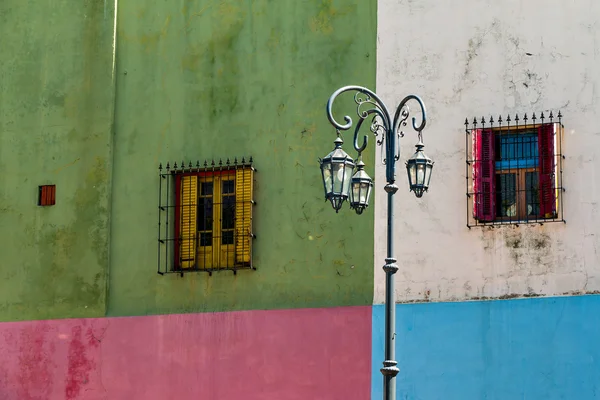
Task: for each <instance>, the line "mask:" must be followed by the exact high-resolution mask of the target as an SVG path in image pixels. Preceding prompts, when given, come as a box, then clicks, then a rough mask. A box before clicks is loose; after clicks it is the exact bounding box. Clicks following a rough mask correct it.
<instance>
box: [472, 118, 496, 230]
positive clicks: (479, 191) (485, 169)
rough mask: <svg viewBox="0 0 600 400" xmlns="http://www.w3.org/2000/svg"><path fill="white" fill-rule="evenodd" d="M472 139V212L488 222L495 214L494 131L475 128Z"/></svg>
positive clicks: (480, 219)
mask: <svg viewBox="0 0 600 400" xmlns="http://www.w3.org/2000/svg"><path fill="white" fill-rule="evenodd" d="M473 141H474V142H473V155H474V162H473V192H474V195H473V213H474V217H475V219H477V220H479V221H486V222H489V221H493V220H494V218H495V215H496V198H495V194H496V190H495V183H496V171H495V165H494V159H495V155H494V154H495V152H494V150H495V149H494V133H493V132H492V131H491V130H483V129H476V130H475V134H474V136H473Z"/></svg>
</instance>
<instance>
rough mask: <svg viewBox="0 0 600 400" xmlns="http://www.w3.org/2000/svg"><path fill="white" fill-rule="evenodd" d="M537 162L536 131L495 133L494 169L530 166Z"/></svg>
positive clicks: (535, 165)
mask: <svg viewBox="0 0 600 400" xmlns="http://www.w3.org/2000/svg"><path fill="white" fill-rule="evenodd" d="M538 162H539V161H538V135H537V132H535V131H533V132H524V133H519V134H500V135H496V169H500V170H502V169H510V168H532V167H537V165H538Z"/></svg>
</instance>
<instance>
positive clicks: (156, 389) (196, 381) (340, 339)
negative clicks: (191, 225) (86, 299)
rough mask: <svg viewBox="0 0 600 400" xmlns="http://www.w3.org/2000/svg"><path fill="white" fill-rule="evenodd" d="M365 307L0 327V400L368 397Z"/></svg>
mask: <svg viewBox="0 0 600 400" xmlns="http://www.w3.org/2000/svg"><path fill="white" fill-rule="evenodd" d="M371 315H372V313H371V307H343V308H320V309H296V310H276V311H243V312H229V313H203V314H173V315H161V316H147V317H122V318H100V319H68V320H51V321H29V322H11V323H3V324H0V352H1V354H2V363H1V364H0V398H1V399H3V400H33V399H57V400H58V399H61V400H63V399H66V400H74V399H78V400H79V399H110V400H119V399H123V400H135V399H143V400H154V399H156V400H159V399H160V400H164V399H178V400H186V399H211V400H212V399H226V400H228V399H238V398H239V399H241V398H243V399H245V400H253V399H278V400H292V399H298V400H300V399H302V400H305V399H322V400H325V399H367V398H368V397H369V395H370V386H371V385H370V368H371Z"/></svg>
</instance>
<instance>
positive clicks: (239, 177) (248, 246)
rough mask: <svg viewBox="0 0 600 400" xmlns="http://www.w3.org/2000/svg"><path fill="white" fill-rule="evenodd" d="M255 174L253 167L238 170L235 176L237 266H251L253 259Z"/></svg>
mask: <svg viewBox="0 0 600 400" xmlns="http://www.w3.org/2000/svg"><path fill="white" fill-rule="evenodd" d="M253 172H254V171H253V169H252V168H251V167H247V168H243V169H238V170H236V174H235V196H236V200H235V203H236V204H235V231H236V235H235V236H236V240H235V260H236V264H250V260H251V257H252V200H253V199H252V192H253V189H254V185H253V182H254V176H253V175H254V174H253Z"/></svg>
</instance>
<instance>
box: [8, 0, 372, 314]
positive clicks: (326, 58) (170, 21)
mask: <svg viewBox="0 0 600 400" xmlns="http://www.w3.org/2000/svg"><path fill="white" fill-rule="evenodd" d="M25 4H26V5H27V6H25ZM113 16H114V10H113V9H112V5H111V4H108V3H107V2H97V1H91V0H87V1H79V2H75V1H67V0H63V1H56V2H53V3H52V4H51V5H43V4H37V3H35V4H34V3H33V2H31V3H24V2H23V1H21V0H19V1H17V0H4V1H3V2H1V3H0V21H1V24H0V32H2V35H3V36H2V37H3V40H2V41H3V45H4V44H5V43H6V45H7V46H8V51H3V52H2V53H0V61H1V63H0V71H1V74H2V80H0V85H1V86H0V88H1V92H0V93H1V97H0V104H1V114H0V115H1V119H0V123H1V125H0V126H1V137H0V140H1V142H0V167H1V168H2V171H4V173H3V174H2V175H0V234H1V235H2V238H3V242H2V243H3V246H5V247H4V248H3V252H2V254H3V256H4V257H3V260H2V264H1V266H0V319H1V320H17V319H39V318H60V317H79V316H99V315H105V314H108V315H143V314H156V313H170V312H195V311H219V310H237V309H261V308H264V309H267V308H289V307H324V306H336V305H364V304H371V302H372V297H373V266H372V263H373V254H372V249H373V213H372V211H370V212H366V213H365V214H363V215H362V216H356V215H354V214H352V213H351V212H350V211H349V210H348V209H347V208H346V209H345V210H343V212H341V213H340V214H337V215H336V214H335V212H334V211H333V210H332V209H331V206H330V205H328V204H326V203H325V202H324V200H323V195H322V184H321V183H320V173H319V170H318V164H317V158H318V157H320V156H324V155H325V154H327V153H328V152H329V151H330V150H331V148H332V147H333V146H332V141H333V139H334V138H335V135H334V130H333V128H332V127H331V126H330V125H329V123H328V122H327V119H326V116H325V111H324V110H325V102H326V100H327V98H328V96H329V95H330V94H331V92H333V90H335V89H336V88H337V87H339V86H341V85H345V84H359V85H366V86H369V87H374V85H375V68H376V65H375V61H376V60H375V50H376V48H375V44H376V2H372V1H364V0H352V1H350V0H335V1H327V0H325V1H314V0H306V1H296V0H281V1H267V0H245V1H241V0H240V1H233V0H231V1H220V2H214V1H207V0H197V1H187V0H177V1H171V2H166V1H165V2H162V1H161V2H139V1H133V0H121V1H120V2H119V4H118V13H117V31H116V32H117V38H116V43H117V46H116V47H117V52H116V73H115V74H114V75H113V60H114V59H115V58H114V57H113V42H114V37H113V31H114V22H115V21H114V18H113ZM347 104H348V105H349V106H350V107H351V105H350V104H349V103H347ZM348 111H349V112H352V108H349V109H348ZM113 123H114V126H113ZM346 139H347V142H348V145H349V144H350V139H351V138H350V137H348V138H346ZM346 147H348V148H349V147H350V146H346ZM249 155H252V156H253V157H254V159H255V166H256V168H257V169H258V172H257V174H256V188H255V190H256V193H255V199H256V201H257V205H256V207H255V220H254V226H255V233H256V234H257V239H256V240H255V248H254V264H255V266H256V267H257V270H256V271H240V272H238V274H237V275H233V274H232V273H231V272H217V273H214V274H213V275H212V276H208V274H206V273H189V274H186V275H185V276H184V277H180V276H179V275H175V274H169V275H165V276H160V275H158V274H157V273H156V267H157V229H158V226H157V223H158V215H157V214H158V212H157V206H158V190H159V188H158V176H157V173H158V170H157V167H158V164H159V163H160V162H163V163H164V162H166V161H171V162H173V161H178V162H179V160H181V159H186V160H197V159H200V160H203V159H211V158H227V157H236V156H237V157H241V156H249ZM367 158H368V160H367V163H368V164H369V165H373V149H372V148H371V152H370V153H369V154H368V155H367ZM111 163H112V164H111ZM370 172H372V170H371V171H370ZM44 183H54V184H56V185H57V205H56V206H53V207H48V208H42V207H37V206H36V193H37V186H38V185H40V184H44ZM109 216H110V218H109ZM107 280H108V290H107V285H106V283H107ZM106 293H108V298H107V296H106ZM106 305H107V306H106Z"/></svg>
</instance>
